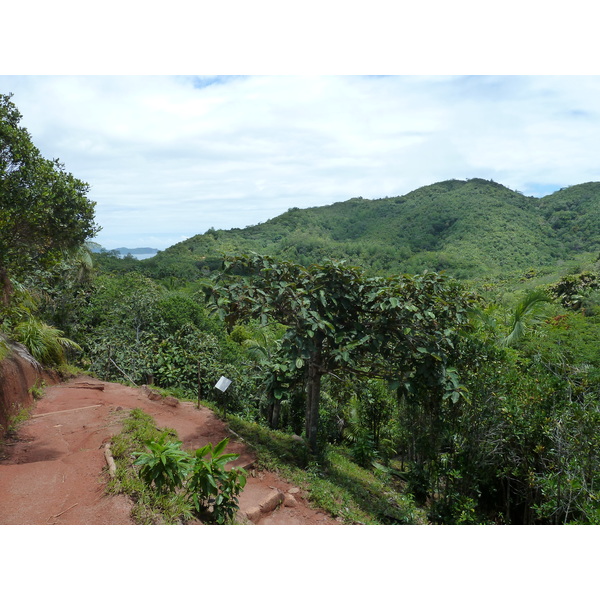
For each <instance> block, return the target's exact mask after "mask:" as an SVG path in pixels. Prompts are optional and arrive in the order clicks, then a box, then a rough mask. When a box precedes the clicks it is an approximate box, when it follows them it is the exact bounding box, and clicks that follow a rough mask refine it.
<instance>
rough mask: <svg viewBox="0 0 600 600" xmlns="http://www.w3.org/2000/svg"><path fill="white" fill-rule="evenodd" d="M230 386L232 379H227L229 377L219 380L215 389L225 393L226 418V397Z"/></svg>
mask: <svg viewBox="0 0 600 600" xmlns="http://www.w3.org/2000/svg"><path fill="white" fill-rule="evenodd" d="M230 385H231V379H227V377H221V379H219V381H217V383H216V385H215V387H216V388H217V389H218V390H219V391H220V392H222V393H223V414H224V416H225V417H227V399H226V397H225V392H226V391H227V388H228V387H229V386H230Z"/></svg>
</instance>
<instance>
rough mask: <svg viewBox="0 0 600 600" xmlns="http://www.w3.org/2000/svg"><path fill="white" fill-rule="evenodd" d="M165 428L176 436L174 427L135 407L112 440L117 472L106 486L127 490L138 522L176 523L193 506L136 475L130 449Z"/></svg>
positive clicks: (134, 449) (138, 447) (141, 445)
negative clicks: (161, 491) (165, 425)
mask: <svg viewBox="0 0 600 600" xmlns="http://www.w3.org/2000/svg"><path fill="white" fill-rule="evenodd" d="M165 432H166V433H167V435H168V437H171V438H173V439H174V440H176V439H177V433H176V432H175V431H174V430H173V429H159V428H158V427H157V426H156V424H155V422H154V419H153V418H152V417H151V416H150V415H148V414H146V413H144V412H143V411H142V410H140V409H138V408H134V409H133V410H132V411H131V412H130V413H129V414H128V415H126V417H125V419H124V420H123V428H122V430H121V433H119V434H118V435H116V436H114V437H113V438H112V440H111V452H112V454H113V458H114V459H115V465H116V467H117V472H116V476H115V478H114V479H111V480H110V481H109V483H108V485H107V488H106V489H107V492H108V493H109V494H126V495H127V496H129V497H130V498H131V499H132V500H133V501H134V504H135V505H134V508H133V509H132V511H131V516H132V518H133V519H134V521H135V522H136V523H137V524H139V525H161V524H164V525H175V524H182V523H186V522H187V521H189V520H191V519H192V518H193V516H192V512H191V509H192V507H191V505H190V504H189V503H188V502H187V501H186V500H185V499H184V498H183V496H181V495H180V494H176V493H172V494H171V493H169V494H159V493H157V492H156V491H155V490H154V489H153V488H149V487H148V486H147V485H146V484H145V483H144V482H143V481H142V480H141V479H140V478H139V477H138V474H137V470H136V468H135V467H134V466H133V462H132V459H131V456H132V454H133V452H144V451H146V447H145V445H144V443H145V442H146V441H148V440H156V439H158V437H159V436H160V435H161V433H165Z"/></svg>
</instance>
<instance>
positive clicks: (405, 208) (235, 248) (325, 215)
mask: <svg viewBox="0 0 600 600" xmlns="http://www.w3.org/2000/svg"><path fill="white" fill-rule="evenodd" d="M599 206H600V184H598V183H587V184H582V185H578V186H573V187H571V188H566V189H564V190H561V191H559V192H556V193H555V194H552V195H550V196H547V197H545V198H541V199H540V198H534V197H526V196H524V195H522V194H521V193H520V192H517V191H512V190H510V189H508V188H506V187H504V186H502V185H500V184H498V183H495V182H493V181H486V180H483V179H471V180H467V181H459V180H450V181H444V182H440V183H436V184H433V185H429V186H425V187H422V188H419V189H418V190H415V191H413V192H410V193H409V194H406V195H405V196H399V197H394V198H382V199H378V200H367V199H363V198H352V199H350V200H347V201H345V202H338V203H335V204H332V205H330V206H323V207H318V208H309V209H298V208H291V209H290V210H288V211H287V212H286V213H284V214H282V215H280V216H278V217H276V218H274V219H271V220H269V221H267V222H266V223H262V224H258V225H255V226H252V227H246V228H244V229H231V230H214V229H211V230H209V231H207V232H206V233H204V234H203V235H196V236H194V237H192V238H190V239H188V240H186V241H184V242H180V243H178V244H176V245H174V246H172V247H171V248H168V249H167V250H165V251H163V252H160V253H159V254H158V255H157V256H156V257H154V258H151V259H148V260H145V261H142V262H141V263H140V264H139V265H138V268H140V269H144V270H147V271H148V272H152V273H153V276H157V277H160V278H168V277H179V278H182V279H188V280H189V279H197V278H202V277H205V276H206V274H207V273H210V272H211V271H215V270H217V269H218V268H219V267H220V264H221V262H222V256H223V255H231V254H245V253H247V252H251V251H252V252H256V253H258V254H265V255H269V256H276V257H278V258H280V259H285V260H289V261H292V262H296V263H298V264H301V265H303V266H308V265H310V264H312V263H319V264H320V263H322V262H324V261H325V260H326V259H337V260H345V261H346V262H347V263H348V264H351V265H356V266H361V267H363V268H364V269H365V270H366V271H367V272H368V273H370V274H373V275H391V274H400V273H413V274H415V273H419V272H421V271H423V270H424V269H428V270H432V271H446V272H447V273H448V274H450V275H452V276H453V277H456V278H459V279H475V278H482V277H499V276H505V275H506V274H507V273H514V272H523V271H526V270H527V269H529V268H532V267H533V268H536V269H540V268H550V269H553V268H555V267H556V265H557V262H558V261H563V260H569V259H571V258H573V257H575V256H576V255H579V254H580V253H582V252H593V251H596V252H597V247H598V244H597V238H598V236H599V235H600V233H598V232H600V223H599V222H598V214H600V211H599V210H598V209H599ZM595 240H596V241H595ZM112 263H113V265H114V266H115V268H117V263H116V262H115V261H112ZM121 266H122V265H121Z"/></svg>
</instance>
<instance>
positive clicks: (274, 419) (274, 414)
mask: <svg viewBox="0 0 600 600" xmlns="http://www.w3.org/2000/svg"><path fill="white" fill-rule="evenodd" d="M280 413H281V400H278V399H277V398H275V397H273V403H272V404H270V405H269V411H268V419H269V427H270V428H271V429H277V427H279V415H280Z"/></svg>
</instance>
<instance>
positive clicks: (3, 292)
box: [0, 266, 13, 306]
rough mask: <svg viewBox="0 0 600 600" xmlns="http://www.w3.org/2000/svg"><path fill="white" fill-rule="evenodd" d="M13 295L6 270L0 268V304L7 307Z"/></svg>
mask: <svg viewBox="0 0 600 600" xmlns="http://www.w3.org/2000/svg"><path fill="white" fill-rule="evenodd" d="M12 294H13V285H12V282H11V281H10V278H9V276H8V273H7V272H6V269H5V268H4V267H2V266H0V302H1V303H2V304H3V305H4V306H8V305H9V304H10V299H11V298H12Z"/></svg>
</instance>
